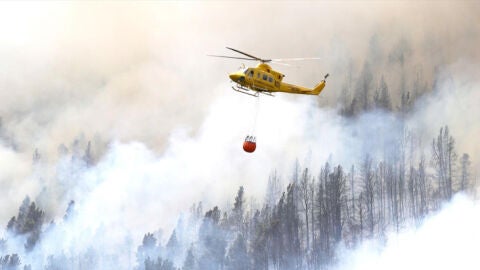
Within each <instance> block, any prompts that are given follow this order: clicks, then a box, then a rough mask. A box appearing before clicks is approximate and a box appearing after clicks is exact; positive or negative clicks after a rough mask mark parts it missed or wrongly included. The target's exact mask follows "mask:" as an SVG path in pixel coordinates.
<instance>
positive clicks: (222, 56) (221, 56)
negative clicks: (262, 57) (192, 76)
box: [207, 54, 258, 61]
mask: <svg viewBox="0 0 480 270" xmlns="http://www.w3.org/2000/svg"><path fill="white" fill-rule="evenodd" d="M207 56H212V57H220V58H230V59H241V60H250V61H258V60H257V59H254V58H245V57H234V56H225V55H211V54H207Z"/></svg>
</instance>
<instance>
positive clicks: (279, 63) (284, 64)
mask: <svg viewBox="0 0 480 270" xmlns="http://www.w3.org/2000/svg"><path fill="white" fill-rule="evenodd" d="M271 63H274V64H277V65H282V66H289V67H290V66H292V65H290V64H287V63H282V62H277V61H274V60H273V59H272V61H271Z"/></svg>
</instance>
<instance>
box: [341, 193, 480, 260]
mask: <svg viewBox="0 0 480 270" xmlns="http://www.w3.org/2000/svg"><path fill="white" fill-rule="evenodd" d="M479 211H480V208H479V204H478V201H473V200H471V199H470V198H468V197H466V196H464V195H458V196H456V197H455V198H454V199H453V200H452V201H451V202H450V203H448V204H447V205H445V206H444V207H443V209H442V210H441V211H440V212H439V213H438V214H435V215H433V216H430V217H428V218H427V219H426V220H425V221H424V223H423V224H422V225H421V226H419V227H418V228H415V229H410V230H408V231H403V232H400V233H398V234H397V233H391V235H389V237H388V241H387V243H386V244H385V243H377V242H374V241H365V242H364V243H363V244H362V246H361V247H359V248H358V249H356V250H354V251H350V252H343V253H342V256H341V263H340V264H339V265H338V267H337V269H409V268H414V269H426V268H433V269H451V268H459V269H476V267H477V265H478V258H477V255H476V252H475V246H476V245H477V244H478V242H479V241H480V239H479V236H478V233H477V228H478V226H479V225H480V220H479V218H478V217H479V215H478V214H479Z"/></svg>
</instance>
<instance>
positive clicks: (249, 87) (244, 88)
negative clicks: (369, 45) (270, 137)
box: [208, 47, 329, 97]
mask: <svg viewBox="0 0 480 270" xmlns="http://www.w3.org/2000/svg"><path fill="white" fill-rule="evenodd" d="M226 48H227V49H229V50H232V51H234V52H236V53H239V54H242V55H244V56H247V57H248V58H247V57H235V56H224V55H208V56H213V57H221V58H230V59H241V60H249V61H258V62H260V63H258V65H257V66H256V67H248V68H245V67H243V68H241V70H240V71H237V72H233V73H230V74H229V77H230V79H231V80H232V82H233V83H234V86H232V89H233V90H235V91H237V92H240V93H243V94H247V95H250V96H254V97H258V96H259V94H260V93H261V94H265V95H269V96H273V93H275V92H284V93H290V94H302V95H318V94H320V92H322V90H323V88H324V87H325V83H326V79H327V77H328V75H329V74H328V73H327V74H326V75H325V76H324V78H323V80H322V81H321V82H320V83H318V84H317V85H316V86H315V87H313V88H312V89H310V88H307V87H303V86H299V85H294V84H289V83H286V82H283V81H282V80H283V78H284V77H285V75H284V74H282V73H280V72H278V71H276V70H273V69H272V68H271V67H270V65H268V64H267V63H270V62H271V63H278V64H283V63H280V62H281V61H299V60H311V59H320V58H290V59H263V58H259V57H256V56H253V55H251V54H248V53H245V52H242V51H239V50H237V49H233V48H230V47H226Z"/></svg>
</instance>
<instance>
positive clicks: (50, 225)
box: [0, 63, 476, 270]
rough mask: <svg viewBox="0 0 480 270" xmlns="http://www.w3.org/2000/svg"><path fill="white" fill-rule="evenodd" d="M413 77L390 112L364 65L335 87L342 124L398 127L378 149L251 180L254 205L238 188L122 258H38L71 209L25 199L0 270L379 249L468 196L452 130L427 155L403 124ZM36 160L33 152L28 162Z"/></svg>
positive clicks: (296, 258) (307, 260) (314, 262)
mask: <svg viewBox="0 0 480 270" xmlns="http://www.w3.org/2000/svg"><path fill="white" fill-rule="evenodd" d="M418 78H419V77H417V80H416V81H414V82H413V87H412V88H413V89H414V91H412V93H414V94H410V91H402V93H401V94H400V98H399V100H400V101H399V105H398V106H394V105H393V104H392V103H393V102H392V100H391V97H390V93H389V89H388V86H387V83H386V81H385V79H384V78H383V76H382V77H381V78H380V80H379V82H378V86H377V87H375V83H373V81H372V80H373V79H372V75H371V71H369V66H368V63H367V64H365V66H364V68H363V70H362V72H361V74H360V75H359V79H358V80H357V81H356V84H355V85H356V88H354V89H353V90H352V89H351V88H352V87H349V86H348V85H349V82H348V81H347V82H346V83H345V87H344V89H343V91H342V94H341V95H340V96H339V100H338V104H339V106H338V113H339V114H340V115H342V117H343V118H344V119H345V120H346V121H355V120H356V118H357V117H358V116H359V115H361V114H362V113H365V112H372V111H379V112H381V113H384V114H388V115H389V116H391V117H392V118H394V121H395V122H398V123H399V125H398V126H399V127H400V128H398V129H395V130H388V131H384V133H385V132H387V133H388V134H389V138H390V139H388V140H384V139H382V138H381V137H382V132H379V135H378V137H377V138H371V139H372V140H376V141H378V142H379V144H381V146H380V149H381V151H372V153H369V152H368V151H366V153H365V154H364V156H363V157H362V158H361V159H359V160H358V161H357V162H356V163H355V164H353V165H344V164H332V162H331V161H330V160H327V161H325V162H324V164H323V165H322V166H321V170H320V171H312V170H311V169H310V168H308V167H306V166H304V165H302V164H301V163H300V162H299V161H297V162H296V163H295V164H294V170H293V172H292V173H291V174H290V176H289V177H288V178H287V179H281V177H280V176H278V175H277V173H276V171H275V170H273V171H272V173H271V175H270V177H269V179H258V181H268V187H267V191H266V194H265V197H264V198H256V201H259V202H262V203H255V202H253V201H252V200H248V199H247V193H248V191H247V190H245V189H244V188H243V187H242V186H241V187H239V189H238V192H237V193H236V195H235V196H232V200H231V203H232V205H231V206H226V207H227V208H226V209H221V208H220V207H218V206H214V207H212V208H209V209H204V208H203V204H202V202H198V203H195V204H193V205H192V207H191V210H190V212H189V213H188V214H186V215H184V216H182V217H181V218H180V219H179V222H178V224H177V226H176V227H175V229H174V230H173V231H172V232H171V234H170V235H169V237H168V241H166V242H163V241H162V236H161V235H160V234H159V233H158V232H145V235H144V237H143V239H141V245H139V246H137V247H136V248H135V249H134V250H129V251H127V252H126V253H123V254H130V255H128V256H127V258H125V256H120V255H118V254H111V253H108V252H105V253H104V254H101V252H99V251H98V250H96V249H95V247H94V245H95V244H94V243H92V246H91V247H90V248H87V249H85V250H84V251H83V252H81V253H71V252H70V253H62V254H48V255H46V254H43V253H42V251H38V250H36V249H35V247H36V245H38V243H41V241H42V237H43V236H44V235H47V234H49V233H50V232H52V231H55V230H58V228H62V226H63V225H64V224H66V223H68V222H69V220H70V219H72V217H74V216H75V211H76V210H75V202H74V201H70V203H69V204H68V206H66V212H65V215H64V216H63V218H62V219H61V220H56V221H54V220H47V219H46V213H45V212H44V210H42V209H41V208H40V207H39V206H38V205H37V204H36V203H35V201H32V200H31V199H30V198H29V197H28V196H27V197H25V199H24V200H23V203H22V204H21V205H20V207H19V209H18V214H17V215H16V216H13V217H12V218H11V219H10V221H9V222H8V224H5V230H6V234H5V235H6V237H5V238H3V239H1V240H0V254H1V257H0V266H1V269H34V268H32V265H31V264H29V263H28V261H29V260H31V258H36V257H37V256H40V257H42V256H43V257H42V259H41V260H39V261H40V265H42V266H43V269H46V270H47V269H94V268H98V269H102V268H105V267H107V266H111V265H117V266H118V265H122V268H127V269H141V270H144V269H145V270H153V269H162V270H167V269H168V270H170V269H172V270H173V269H185V270H187V269H331V268H332V267H335V265H336V263H338V261H339V260H340V259H341V253H340V250H341V249H350V250H352V249H354V248H355V247H357V246H358V245H359V244H361V243H362V242H363V241H365V240H375V241H379V242H380V243H382V242H386V241H387V240H388V239H387V238H388V235H389V233H392V232H400V231H402V230H403V229H405V228H411V227H416V226H420V225H421V224H422V222H423V220H424V219H425V218H426V217H427V216H429V215H430V214H432V213H435V212H436V211H438V210H439V209H440V208H441V207H442V205H443V204H444V203H446V202H448V201H450V199H451V198H452V197H453V196H454V195H455V194H456V193H459V192H462V193H466V194H470V195H472V196H474V190H475V188H474V187H475V185H476V183H475V177H474V176H473V175H472V172H471V168H470V167H471V166H470V165H471V161H470V157H469V154H468V153H457V150H456V147H455V138H454V136H453V135H452V134H453V132H454V131H450V129H449V127H448V126H443V127H440V128H439V130H438V134H437V136H436V137H434V138H431V142H430V147H428V148H429V151H428V152H423V151H421V150H419V149H421V147H420V145H419V140H418V137H419V135H418V134H415V133H414V132H413V131H410V130H409V129H408V127H407V126H406V125H405V124H404V122H405V118H406V116H407V115H408V114H409V113H410V111H411V110H412V104H413V103H414V102H415V99H417V98H418V97H421V96H422V95H423V94H425V91H427V92H428V91H433V90H428V89H427V86H426V83H423V82H421V81H419V80H418ZM422 91H423V92H422ZM350 92H353V93H355V95H350ZM383 135H384V134H383ZM392 138H393V139H392ZM90 147H91V144H90V142H89V143H88V145H87V147H86V149H84V150H82V151H72V154H70V155H71V158H70V162H71V163H72V164H73V163H81V164H83V165H84V166H86V167H89V166H94V162H93V161H92V157H91V154H90ZM379 153H380V154H379ZM39 159H40V157H39V154H38V153H37V152H35V153H34V154H33V162H34V163H35V162H37V161H38V160H39ZM103 230H106V231H108V229H105V228H104V229H103ZM98 233H99V234H101V233H103V232H102V231H100V232H98ZM58 236H60V237H62V234H61V233H60V234H59V235H58ZM10 238H11V239H14V240H10ZM139 240H140V239H137V241H139ZM18 241H20V243H21V245H23V247H22V249H23V250H22V254H25V255H24V256H27V257H28V258H29V259H27V260H26V261H27V262H24V261H23V258H22V257H21V255H19V254H17V253H6V251H7V250H12V248H11V243H10V242H15V243H16V244H15V245H17V242H18ZM129 241H130V243H131V242H134V241H135V240H132V239H130V240H129ZM9 246H10V248H8V247H9ZM29 256H31V258H30V257H29Z"/></svg>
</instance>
